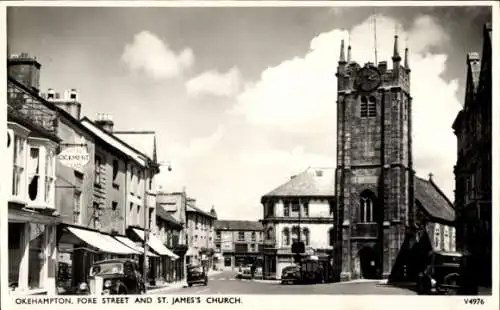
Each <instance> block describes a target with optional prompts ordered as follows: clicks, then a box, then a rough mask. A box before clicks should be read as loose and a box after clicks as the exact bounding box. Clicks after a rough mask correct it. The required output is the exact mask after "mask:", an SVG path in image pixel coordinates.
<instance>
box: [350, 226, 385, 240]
mask: <svg viewBox="0 0 500 310" xmlns="http://www.w3.org/2000/svg"><path fill="white" fill-rule="evenodd" d="M378 228H379V225H378V224H377V223H356V224H353V227H352V232H351V235H352V236H353V237H354V238H377V237H378Z"/></svg>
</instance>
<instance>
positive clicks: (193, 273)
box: [187, 265, 208, 286]
mask: <svg viewBox="0 0 500 310" xmlns="http://www.w3.org/2000/svg"><path fill="white" fill-rule="evenodd" d="M187 284H188V286H193V284H203V285H207V284H208V276H207V272H206V271H205V268H203V267H202V266H200V265H192V266H188V268H187Z"/></svg>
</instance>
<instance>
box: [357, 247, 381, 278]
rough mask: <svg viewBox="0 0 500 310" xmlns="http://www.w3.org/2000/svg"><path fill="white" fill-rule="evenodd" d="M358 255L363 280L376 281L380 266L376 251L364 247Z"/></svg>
mask: <svg viewBox="0 0 500 310" xmlns="http://www.w3.org/2000/svg"><path fill="white" fill-rule="evenodd" d="M358 255H359V262H360V269H361V276H362V277H363V279H376V278H377V276H378V275H377V268H378V265H379V264H378V258H377V255H376V253H375V251H374V249H373V248H372V247H368V246H367V247H364V248H362V249H361V250H360V251H359V253H358Z"/></svg>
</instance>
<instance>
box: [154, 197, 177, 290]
mask: <svg viewBox="0 0 500 310" xmlns="http://www.w3.org/2000/svg"><path fill="white" fill-rule="evenodd" d="M182 228H183V226H182V224H181V223H180V222H179V221H177V220H176V219H175V218H174V217H173V216H172V215H171V214H170V213H169V212H168V211H166V210H165V209H164V208H163V206H161V205H160V204H158V205H157V206H156V230H157V231H156V234H157V236H158V239H160V241H161V242H162V243H163V245H165V246H166V247H167V248H169V249H170V250H171V251H173V252H175V250H176V247H178V246H179V244H180V238H181V234H182ZM162 260H163V261H162V263H161V264H160V266H159V267H160V268H158V270H157V276H156V278H158V279H162V280H163V281H165V282H173V281H179V280H181V279H182V274H183V267H184V260H183V258H181V257H179V259H175V260H172V259H170V258H169V257H162Z"/></svg>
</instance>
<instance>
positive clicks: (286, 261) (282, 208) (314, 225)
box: [261, 168, 335, 279]
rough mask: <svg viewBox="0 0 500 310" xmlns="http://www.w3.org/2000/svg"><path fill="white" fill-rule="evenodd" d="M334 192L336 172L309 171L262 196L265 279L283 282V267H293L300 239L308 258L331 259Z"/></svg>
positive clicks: (329, 169) (314, 169)
mask: <svg viewBox="0 0 500 310" xmlns="http://www.w3.org/2000/svg"><path fill="white" fill-rule="evenodd" d="M334 191H335V169H333V168H308V169H307V170H305V171H303V172H302V173H300V174H298V175H296V176H292V177H291V179H290V180H289V181H287V182H286V183H284V184H283V185H281V186H279V187H278V188H276V189H275V190H273V191H271V192H270V193H268V194H266V195H264V196H263V197H262V200H261V202H262V205H263V209H264V217H263V220H262V223H263V225H264V246H263V272H264V277H266V278H275V279H280V278H281V271H282V270H283V268H285V267H286V266H289V265H292V264H294V253H292V249H291V248H292V244H293V243H294V242H295V241H299V239H300V241H302V242H304V245H305V248H306V253H305V255H306V256H307V255H315V256H320V257H323V258H325V259H329V256H330V255H331V252H332V250H333V248H332V244H333V214H334V206H335V199H334ZM299 231H300V238H299Z"/></svg>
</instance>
